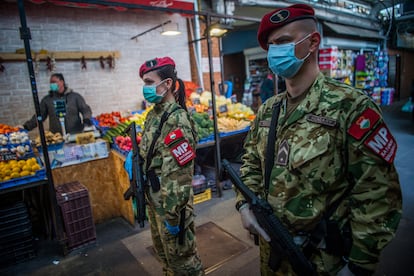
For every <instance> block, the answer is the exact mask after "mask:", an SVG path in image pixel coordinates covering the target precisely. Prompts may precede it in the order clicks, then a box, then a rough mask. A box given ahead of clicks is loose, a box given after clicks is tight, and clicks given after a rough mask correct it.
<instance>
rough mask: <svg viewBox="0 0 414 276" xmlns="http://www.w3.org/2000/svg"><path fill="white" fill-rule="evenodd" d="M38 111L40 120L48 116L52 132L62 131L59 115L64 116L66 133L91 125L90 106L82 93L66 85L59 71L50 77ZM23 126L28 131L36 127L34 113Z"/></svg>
mask: <svg viewBox="0 0 414 276" xmlns="http://www.w3.org/2000/svg"><path fill="white" fill-rule="evenodd" d="M40 113H41V116H42V121H44V120H46V119H47V117H48V116H49V131H51V132H53V133H57V132H59V133H61V134H63V133H64V132H63V131H62V127H61V123H60V121H59V118H60V117H63V118H64V124H65V130H66V131H65V132H66V133H71V134H74V133H79V132H82V131H83V129H84V127H87V126H90V125H91V117H92V110H91V108H90V107H89V105H87V104H86V102H85V99H84V98H83V97H82V95H80V94H78V93H76V92H74V91H73V90H72V89H70V88H69V87H67V86H66V83H65V79H64V78H63V75H62V74H60V73H55V74H53V75H52V76H51V77H50V91H49V95H47V96H45V97H44V98H43V99H42V100H41V102H40ZM81 115H82V117H81ZM23 127H24V129H26V130H29V131H30V130H32V129H34V128H35V127H37V117H36V114H35V115H33V117H32V118H31V119H30V120H28V121H26V122H25V123H24V124H23Z"/></svg>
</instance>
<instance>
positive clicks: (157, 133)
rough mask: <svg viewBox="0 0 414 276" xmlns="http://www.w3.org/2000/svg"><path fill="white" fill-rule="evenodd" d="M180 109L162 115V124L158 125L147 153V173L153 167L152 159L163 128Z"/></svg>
mask: <svg viewBox="0 0 414 276" xmlns="http://www.w3.org/2000/svg"><path fill="white" fill-rule="evenodd" d="M178 109H180V107H176V108H175V109H173V111H171V112H170V113H169V112H167V111H164V113H163V114H162V116H161V121H160V124H159V125H158V129H157V131H155V134H154V137H153V139H152V142H151V145H150V147H149V150H148V153H147V160H146V161H147V165H146V168H145V172H147V171H148V168H149V166H150V165H151V161H152V157H153V156H154V147H155V143H156V142H157V140H158V138H159V137H160V135H161V130H162V127H163V125H164V123H165V122H166V121H167V119H168V117H170V115H171V114H172V113H174V112H175V111H176V110H178Z"/></svg>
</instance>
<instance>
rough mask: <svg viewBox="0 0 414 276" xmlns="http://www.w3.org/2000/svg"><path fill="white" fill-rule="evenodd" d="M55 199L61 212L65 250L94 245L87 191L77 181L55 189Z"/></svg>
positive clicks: (94, 235) (94, 237) (92, 224)
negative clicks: (65, 241) (64, 234)
mask: <svg viewBox="0 0 414 276" xmlns="http://www.w3.org/2000/svg"><path fill="white" fill-rule="evenodd" d="M56 199H57V202H58V205H59V206H60V209H61V211H62V216H63V223H64V226H65V232H66V237H67V248H68V249H69V250H73V249H77V248H80V247H82V246H85V245H87V244H91V243H94V242H95V241H96V231H95V224H94V222H93V217H92V209H91V204H90V200H89V193H88V189H87V188H86V187H85V186H83V185H82V184H80V183H79V182H77V181H76V182H70V183H66V184H63V185H60V186H57V187H56Z"/></svg>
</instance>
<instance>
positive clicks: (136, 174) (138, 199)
mask: <svg viewBox="0 0 414 276" xmlns="http://www.w3.org/2000/svg"><path fill="white" fill-rule="evenodd" d="M124 132H125V133H129V135H130V137H131V142H132V179H131V180H130V186H129V188H128V190H126V191H125V193H124V199H125V200H129V199H130V198H131V197H132V198H134V199H135V208H136V210H137V212H136V215H135V218H136V220H137V221H138V223H139V225H140V226H141V228H142V227H144V221H145V219H146V215H145V194H144V192H145V191H144V185H145V180H144V174H143V172H142V165H143V160H142V158H141V156H140V155H139V148H138V143H137V130H136V126H135V122H132V123H131V124H130V125H129V126H128V127H127V128H126V129H125V131H124Z"/></svg>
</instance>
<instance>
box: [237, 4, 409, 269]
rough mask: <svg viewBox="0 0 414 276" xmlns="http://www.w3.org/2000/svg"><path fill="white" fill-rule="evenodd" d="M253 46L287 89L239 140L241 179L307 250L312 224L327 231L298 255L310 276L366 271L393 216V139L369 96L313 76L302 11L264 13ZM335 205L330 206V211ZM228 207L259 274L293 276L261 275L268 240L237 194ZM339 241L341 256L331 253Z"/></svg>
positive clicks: (309, 32)
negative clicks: (253, 245)
mask: <svg viewBox="0 0 414 276" xmlns="http://www.w3.org/2000/svg"><path fill="white" fill-rule="evenodd" d="M258 40H259V44H260V45H261V47H262V48H263V49H265V50H267V51H268V62H269V67H270V68H271V69H272V71H273V72H274V73H275V74H278V75H281V76H283V77H285V79H286V87H287V89H286V92H284V93H281V94H278V95H276V96H274V97H272V98H270V99H268V100H267V101H266V103H265V104H264V105H262V106H261V107H260V109H259V111H258V113H257V117H256V119H255V120H254V122H253V123H252V126H251V129H250V132H249V134H248V136H247V138H246V141H245V145H244V146H245V150H246V153H245V155H244V156H243V165H242V167H241V177H242V179H243V181H244V182H245V183H246V185H248V186H249V188H250V189H251V190H253V191H254V192H256V193H257V194H258V195H260V196H262V197H265V198H267V200H268V202H269V203H270V204H271V206H272V207H273V210H274V214H275V215H276V216H277V217H278V218H280V220H281V221H282V223H283V224H284V226H285V227H286V228H287V229H288V230H289V232H290V234H291V235H292V236H293V237H294V240H295V241H297V244H298V246H302V247H304V248H309V247H306V246H307V245H309V244H310V243H309V240H308V239H307V238H306V237H308V236H307V234H310V233H311V232H312V231H313V230H314V229H315V227H317V226H318V225H321V224H319V223H320V222H321V221H322V219H324V218H325V221H328V220H329V221H330V223H329V224H328V225H331V226H332V225H333V226H334V227H331V226H330V227H329V228H328V230H327V232H320V231H315V232H319V233H318V234H321V233H322V238H321V239H319V240H318V243H317V244H314V246H313V247H310V248H311V249H312V250H311V251H310V254H307V257H308V258H309V259H310V261H311V262H312V263H313V264H314V265H315V267H316V270H317V273H318V274H319V275H371V274H373V273H374V271H375V268H376V265H377V263H378V259H379V256H380V253H381V250H382V249H383V248H384V247H385V246H386V245H387V244H388V243H389V242H390V241H391V240H392V238H393V237H394V235H395V232H396V229H397V227H398V224H399V220H400V217H401V205H402V200H401V190H400V185H399V180H398V174H397V172H396V169H395V167H394V165H393V160H394V157H395V153H396V149H397V144H396V142H395V139H394V138H393V136H392V135H391V133H390V131H389V129H388V128H387V126H386V125H385V123H384V120H383V118H382V115H381V111H380V109H379V108H378V106H377V105H376V104H375V103H374V102H373V101H372V100H371V99H370V98H369V97H367V96H366V95H365V94H363V93H362V92H361V91H359V90H356V89H354V88H353V87H350V86H347V85H345V84H342V83H339V82H337V81H335V80H333V79H331V78H328V77H325V76H324V75H323V74H322V73H320V72H319V67H318V48H319V44H320V40H321V36H320V34H319V33H318V32H317V28H316V19H315V17H314V10H313V9H312V8H311V7H310V6H308V5H303V4H297V5H293V6H290V7H287V8H281V9H277V10H275V11H272V12H270V13H268V14H266V15H265V16H264V17H263V18H262V21H261V24H260V27H259V31H258ZM276 103H280V111H279V119H278V123H277V127H276V137H275V139H274V143H275V150H274V152H273V153H272V154H274V162H273V165H272V166H271V173H270V181H269V187H268V189H266V187H265V185H264V182H265V166H266V160H269V159H268V158H269V157H268V156H266V150H267V146H268V145H267V142H268V136H270V135H275V133H269V126H270V125H271V117H272V112H273V110H274V109H275V108H276V105H275V104H276ZM269 155H270V154H269ZM336 201H337V202H340V203H339V204H338V206H337V208H334V207H332V206H334V205H335V204H334V203H335V202H336ZM236 208H237V209H238V210H239V212H240V214H241V218H242V223H243V226H244V227H245V228H246V229H249V230H250V231H252V232H258V233H259V234H261V238H260V259H261V273H262V275H293V274H294V272H293V270H292V267H291V266H290V264H289V263H288V262H287V260H286V258H284V259H282V261H281V263H280V264H279V266H278V267H277V268H276V269H274V270H276V271H274V270H272V269H270V267H269V257H270V251H271V250H270V247H269V244H268V242H267V241H269V240H270V238H269V236H268V235H267V233H266V232H265V231H264V230H263V229H262V228H261V227H260V226H259V225H258V223H257V220H256V219H255V217H254V214H253V213H252V211H251V210H250V209H249V203H247V202H246V201H245V200H244V198H243V196H242V195H241V194H238V195H237V203H236ZM331 208H334V209H333V211H331V210H332V209H331ZM330 211H331V213H332V215H331V216H330V217H329V218H326V214H327V213H329V212H330ZM335 226H336V228H335ZM334 229H337V230H338V229H339V230H338V231H333V230H334ZM347 232H349V234H347ZM335 233H336V234H339V235H337V236H335V235H334V234H335ZM332 240H333V242H332ZM346 241H348V243H345V242H346ZM307 242H308V243H307ZM344 243H345V245H348V247H347V248H348V249H349V250H345V249H344V250H339V249H341V248H342V246H344ZM338 251H339V252H338ZM304 252H305V251H304ZM307 252H308V253H309V251H307ZM281 253H282V254H281ZM276 254H279V255H283V252H276ZM305 255H306V254H305Z"/></svg>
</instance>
